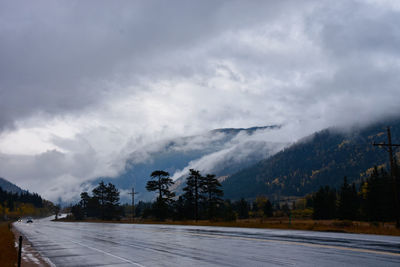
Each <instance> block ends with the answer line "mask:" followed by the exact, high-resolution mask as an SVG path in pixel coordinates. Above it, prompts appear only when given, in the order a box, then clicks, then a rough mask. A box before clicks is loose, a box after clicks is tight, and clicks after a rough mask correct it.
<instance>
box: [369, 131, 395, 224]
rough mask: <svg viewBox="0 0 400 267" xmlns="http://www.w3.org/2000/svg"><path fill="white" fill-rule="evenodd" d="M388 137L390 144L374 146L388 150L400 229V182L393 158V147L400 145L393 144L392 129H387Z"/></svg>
mask: <svg viewBox="0 0 400 267" xmlns="http://www.w3.org/2000/svg"><path fill="white" fill-rule="evenodd" d="M387 136H388V143H387V144H385V143H383V144H375V143H374V144H373V145H374V146H380V147H385V148H387V151H388V152H389V161H390V176H391V178H392V181H393V189H394V190H393V191H394V201H395V203H394V204H395V205H394V207H395V209H396V210H395V214H396V227H397V228H400V207H399V195H398V192H399V189H398V181H397V178H396V174H397V173H396V166H397V165H396V163H395V160H394V157H393V147H400V144H392V136H391V134H390V127H389V126H388V127H387Z"/></svg>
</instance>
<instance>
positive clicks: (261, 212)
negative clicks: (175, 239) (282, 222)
mask: <svg viewBox="0 0 400 267" xmlns="http://www.w3.org/2000/svg"><path fill="white" fill-rule="evenodd" d="M185 182H186V183H185V185H184V187H183V189H182V193H181V194H180V195H179V196H176V194H175V193H174V192H172V191H171V186H172V185H173V184H174V182H173V180H172V179H171V178H170V176H169V173H168V172H166V171H162V170H157V171H154V172H152V173H151V175H150V180H149V181H148V182H147V184H146V189H147V190H148V191H150V192H154V193H155V201H154V202H144V201H139V203H138V204H136V205H135V216H136V217H140V218H144V219H146V218H147V219H155V220H165V219H172V220H196V221H197V220H205V219H208V220H225V221H230V220H236V219H248V218H260V219H261V220H262V219H264V218H269V217H273V216H274V217H285V216H287V217H290V218H292V217H296V216H297V217H310V218H313V219H315V220H321V219H341V220H364V221H393V220H395V218H396V217H395V216H396V209H395V206H396V205H395V197H394V196H395V194H394V190H395V188H396V186H397V187H398V186H399V184H397V185H396V184H393V183H394V182H393V179H392V178H391V176H390V175H389V174H388V173H387V172H386V171H385V170H384V169H383V168H382V169H378V168H377V167H375V168H374V169H373V170H372V173H371V175H370V176H369V177H368V178H367V179H366V180H365V181H362V182H361V184H360V185H359V186H356V184H355V183H352V184H349V183H348V180H347V178H346V177H344V179H343V183H342V185H341V186H340V188H339V189H338V190H336V189H335V188H332V187H329V186H324V187H320V189H319V190H318V191H317V192H315V193H312V194H309V195H307V196H306V197H304V198H302V199H297V201H296V200H293V201H292V202H291V203H290V202H288V201H276V202H271V201H270V200H269V199H268V198H267V197H266V196H258V197H256V199H255V200H254V201H249V200H245V199H243V198H242V199H240V200H237V201H231V200H229V199H223V195H224V193H223V190H222V186H221V184H220V182H219V181H218V179H217V178H216V177H215V175H213V174H206V175H202V174H201V173H200V171H198V170H194V169H190V170H189V174H188V176H187V177H186V181H185ZM397 183H398V180H397ZM131 208H132V206H130V205H128V204H124V205H122V206H121V205H120V204H119V191H118V189H117V188H115V186H114V185H113V184H111V183H109V184H108V185H106V184H104V183H103V182H100V184H99V185H98V186H97V187H96V188H95V189H93V191H92V196H90V195H89V194H88V193H87V192H83V193H82V194H81V201H80V202H79V203H78V204H76V205H74V206H73V207H72V208H71V212H72V213H73V215H74V217H75V219H84V218H88V217H89V218H99V219H104V220H112V219H121V217H124V216H126V215H127V214H129V213H131Z"/></svg>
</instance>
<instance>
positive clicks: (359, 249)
mask: <svg viewBox="0 0 400 267" xmlns="http://www.w3.org/2000/svg"><path fill="white" fill-rule="evenodd" d="M188 234H189V235H193V236H205V237H213V238H230V239H240V240H248V241H260V242H274V243H279V244H284V245H300V246H305V247H312V248H331V249H339V250H347V251H354V252H363V253H372V254H378V255H385V256H396V257H400V253H396V252H388V251H379V250H372V249H365V248H350V247H340V246H333V245H323V244H311V243H305V242H296V241H283V240H275V239H261V238H252V237H241V236H229V235H210V234H196V233H188Z"/></svg>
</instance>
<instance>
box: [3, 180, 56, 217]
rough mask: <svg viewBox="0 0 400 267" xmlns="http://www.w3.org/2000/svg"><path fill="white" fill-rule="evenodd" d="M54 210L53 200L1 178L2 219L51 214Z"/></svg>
mask: <svg viewBox="0 0 400 267" xmlns="http://www.w3.org/2000/svg"><path fill="white" fill-rule="evenodd" d="M3 186H4V187H3ZM53 210H54V205H53V203H52V202H50V201H47V200H44V199H42V197H41V196H40V195H39V194H37V193H30V192H28V191H25V190H22V189H21V188H19V187H18V186H17V185H15V184H13V183H10V182H9V181H7V180H6V179H3V178H1V183H0V221H1V220H7V219H16V218H19V217H23V216H27V215H30V216H45V215H48V214H51V213H52V212H53Z"/></svg>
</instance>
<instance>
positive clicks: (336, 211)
mask: <svg viewBox="0 0 400 267" xmlns="http://www.w3.org/2000/svg"><path fill="white" fill-rule="evenodd" d="M396 188H399V179H396V180H395V181H394V180H393V179H392V177H391V175H390V174H389V173H388V172H386V171H385V170H384V169H383V168H381V169H378V168H377V167H374V169H373V171H372V173H371V175H370V176H369V177H368V178H367V179H366V180H365V181H362V182H361V184H360V186H359V187H358V188H357V187H356V185H355V183H352V184H349V183H348V182H347V178H346V177H344V180H343V184H342V186H341V187H340V189H339V190H338V191H336V190H335V189H334V188H330V187H329V186H325V187H321V188H320V189H319V190H318V191H317V192H316V193H314V194H313V195H312V204H311V206H312V207H313V210H314V212H313V219H317V220H319V219H342V220H364V221H382V222H387V221H394V220H396V212H397V210H396V201H399V200H398V199H396V195H395V194H396ZM397 193H398V192H397Z"/></svg>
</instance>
